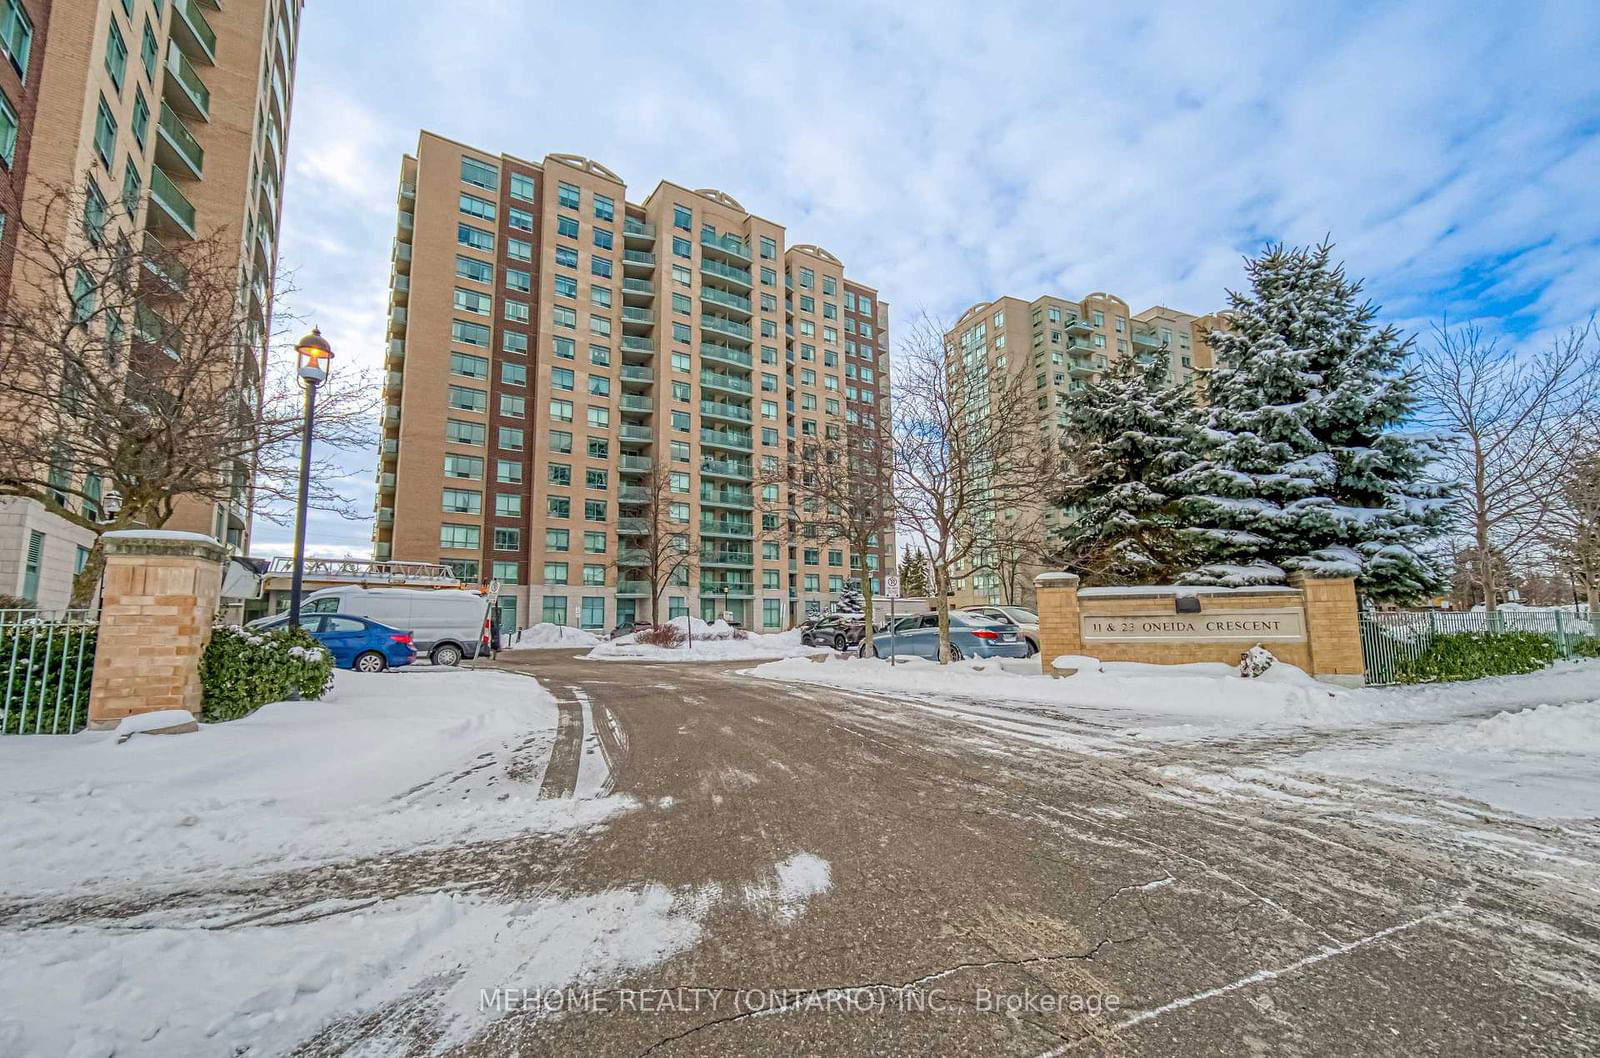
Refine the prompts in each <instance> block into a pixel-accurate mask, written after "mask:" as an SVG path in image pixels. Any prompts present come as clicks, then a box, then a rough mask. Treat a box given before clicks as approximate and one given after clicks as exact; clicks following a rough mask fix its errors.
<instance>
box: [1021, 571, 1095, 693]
mask: <svg viewBox="0 0 1600 1058" xmlns="http://www.w3.org/2000/svg"><path fill="white" fill-rule="evenodd" d="M1033 590H1034V596H1035V598H1036V600H1037V602H1038V607H1039V608H1038V609H1037V610H1036V611H1035V612H1036V613H1038V615H1039V660H1040V661H1041V662H1042V663H1043V664H1044V671H1045V673H1046V674H1047V675H1054V674H1055V673H1054V670H1052V669H1051V667H1050V663H1051V662H1052V661H1054V660H1055V659H1056V658H1059V657H1061V656H1062V655H1063V654H1082V653H1083V622H1082V620H1081V619H1080V617H1079V609H1078V575H1077V574H1076V573H1041V574H1039V575H1038V576H1037V577H1035V578H1033Z"/></svg>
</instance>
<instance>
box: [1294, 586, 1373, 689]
mask: <svg viewBox="0 0 1600 1058" xmlns="http://www.w3.org/2000/svg"><path fill="white" fill-rule="evenodd" d="M1289 583H1290V584H1291V585H1293V586H1294V587H1296V588H1298V589H1300V592H1301V594H1302V595H1303V596H1304V598H1305V608H1306V647H1307V652H1308V653H1309V654H1310V655H1311V675H1313V676H1315V677H1316V678H1317V679H1319V680H1326V681H1327V682H1329V683H1339V684H1344V685H1345V686H1348V687H1360V686H1362V685H1363V684H1365V683H1366V682H1367V666H1366V660H1365V658H1364V656H1363V655H1362V653H1361V624H1360V620H1361V618H1360V615H1359V608H1358V605H1357V603H1356V582H1355V581H1354V580H1352V579H1351V578H1349V577H1336V578H1322V577H1308V576H1306V575H1305V574H1304V573H1301V572H1296V573H1293V574H1291V575H1290V577H1289Z"/></svg>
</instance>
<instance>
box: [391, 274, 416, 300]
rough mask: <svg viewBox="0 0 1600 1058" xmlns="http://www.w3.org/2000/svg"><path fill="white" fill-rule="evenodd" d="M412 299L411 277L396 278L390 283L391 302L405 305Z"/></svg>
mask: <svg viewBox="0 0 1600 1058" xmlns="http://www.w3.org/2000/svg"><path fill="white" fill-rule="evenodd" d="M410 297H411V277H410V276H395V277H394V278H393V279H392V280H391V281H390V283H389V300H390V301H392V302H393V303H394V304H396V305H404V304H405V303H406V301H407V300H408V299H409V298H410Z"/></svg>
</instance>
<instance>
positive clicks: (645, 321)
mask: <svg viewBox="0 0 1600 1058" xmlns="http://www.w3.org/2000/svg"><path fill="white" fill-rule="evenodd" d="M630 324H631V325H633V326H636V327H643V328H646V329H648V328H651V327H654V326H655V325H656V314H655V313H654V312H652V311H651V310H649V309H641V308H636V307H635V306H633V305H624V306H622V325H623V326H624V327H627V326H629V325H630Z"/></svg>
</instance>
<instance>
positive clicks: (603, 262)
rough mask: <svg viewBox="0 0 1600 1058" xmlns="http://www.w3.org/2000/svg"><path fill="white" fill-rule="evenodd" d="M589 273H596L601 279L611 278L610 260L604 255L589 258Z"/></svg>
mask: <svg viewBox="0 0 1600 1058" xmlns="http://www.w3.org/2000/svg"><path fill="white" fill-rule="evenodd" d="M589 274H590V275H597V276H599V277H600V278H601V279H610V278H611V262H610V260H608V259H607V258H604V257H591V258H589Z"/></svg>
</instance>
